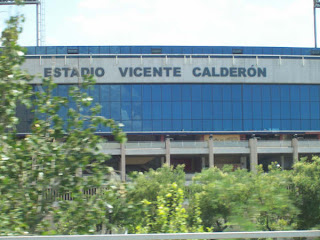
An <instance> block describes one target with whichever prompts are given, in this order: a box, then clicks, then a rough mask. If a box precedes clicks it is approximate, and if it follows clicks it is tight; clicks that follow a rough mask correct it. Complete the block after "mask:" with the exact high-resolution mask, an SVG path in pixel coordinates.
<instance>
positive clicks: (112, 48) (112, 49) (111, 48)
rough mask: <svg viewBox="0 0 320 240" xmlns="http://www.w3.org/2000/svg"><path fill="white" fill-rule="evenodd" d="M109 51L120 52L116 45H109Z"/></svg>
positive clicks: (112, 52)
mask: <svg viewBox="0 0 320 240" xmlns="http://www.w3.org/2000/svg"><path fill="white" fill-rule="evenodd" d="M110 53H111V54H120V48H119V47H116V46H111V47H110Z"/></svg>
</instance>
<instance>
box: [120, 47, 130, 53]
mask: <svg viewBox="0 0 320 240" xmlns="http://www.w3.org/2000/svg"><path fill="white" fill-rule="evenodd" d="M120 52H121V54H130V53H131V48H130V47H120Z"/></svg>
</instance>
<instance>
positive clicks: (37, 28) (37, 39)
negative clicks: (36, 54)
mask: <svg viewBox="0 0 320 240" xmlns="http://www.w3.org/2000/svg"><path fill="white" fill-rule="evenodd" d="M36 6H37V7H36V9H37V10H36V11H37V13H36V14H37V19H36V24H37V27H36V32H37V38H36V41H37V47H39V4H37V5H36Z"/></svg>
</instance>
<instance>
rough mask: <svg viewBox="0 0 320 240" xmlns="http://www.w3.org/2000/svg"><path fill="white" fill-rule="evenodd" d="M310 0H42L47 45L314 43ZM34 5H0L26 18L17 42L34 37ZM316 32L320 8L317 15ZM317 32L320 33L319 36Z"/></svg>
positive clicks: (1, 16)
mask: <svg viewBox="0 0 320 240" xmlns="http://www.w3.org/2000/svg"><path fill="white" fill-rule="evenodd" d="M312 3H313V0H96V1H94V0H45V6H46V45H196V46H198V45H210V46H211V45H213V46H224V45H236V46H288V47H313V46H314V37H313V8H312ZM35 12H36V11H35V6H33V5H32V6H24V7H16V6H10V7H7V6H0V30H2V29H3V28H4V26H5V24H4V21H5V19H7V18H8V17H9V16H10V15H13V14H16V13H23V14H25V17H26V23H25V24H24V32H23V34H22V36H21V40H20V44H22V45H24V46H32V45H35V44H36V40H35V36H36V33H35V26H36V25H35ZM318 20H319V21H318V22H319V23H318V25H319V31H320V10H319V17H318ZM319 36H320V35H319Z"/></svg>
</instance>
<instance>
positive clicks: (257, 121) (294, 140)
mask: <svg viewBox="0 0 320 240" xmlns="http://www.w3.org/2000/svg"><path fill="white" fill-rule="evenodd" d="M27 50H28V52H27V56H26V62H25V64H24V65H23V68H24V69H27V70H28V71H29V73H31V74H39V73H40V74H42V75H43V76H45V77H50V76H52V77H53V78H54V81H55V82H56V83H58V84H59V85H58V88H57V93H56V94H57V95H59V96H65V97H67V96H68V88H69V87H70V86H71V85H73V84H77V83H78V82H79V81H81V76H83V75H85V74H92V75H94V76H95V78H96V81H97V84H96V85H95V87H94V89H93V90H91V91H90V94H91V95H92V96H93V97H94V99H95V100H94V101H96V102H98V103H100V104H101V105H102V112H101V115H103V116H104V117H107V118H113V119H115V120H116V121H117V122H119V123H122V124H123V125H124V127H123V130H124V131H125V132H126V133H127V135H128V142H127V143H126V144H119V143H117V142H114V141H113V137H112V135H111V134H110V130H109V129H107V128H106V129H105V128H102V127H101V128H100V129H99V130H98V133H97V134H100V135H103V136H104V137H105V138H106V140H108V141H106V143H105V144H103V145H102V151H103V152H105V153H108V154H110V155H112V160H111V161H110V164H111V165H113V167H114V168H115V169H118V170H119V171H120V173H121V176H122V180H125V173H126V172H128V171H132V170H140V171H143V170H147V169H149V168H157V167H160V166H161V164H163V163H167V164H169V165H177V164H185V171H186V172H187V173H194V172H199V171H201V169H202V168H206V167H211V166H218V167H221V166H223V165H224V164H232V165H233V166H234V168H238V167H240V168H246V169H248V170H252V171H255V170H256V166H257V164H262V165H263V166H264V168H266V166H267V165H268V164H270V163H271V162H273V161H277V162H278V163H279V164H280V165H281V167H282V168H283V169H290V168H291V167H292V164H293V163H294V162H295V161H297V160H298V158H300V157H301V156H305V155H306V156H307V155H312V154H319V153H320V141H319V139H320V50H318V49H311V48H281V47H179V46H159V47H158V46H95V47H84V46H83V47H63V46H61V47H28V48H27ZM40 83H41V81H40V79H36V80H34V82H33V83H32V84H34V85H35V86H36V85H37V84H40ZM66 112H67V111H66V109H64V110H63V111H61V114H62V116H66ZM18 114H19V116H20V119H21V124H20V126H19V133H20V134H22V135H23V134H27V133H28V132H29V130H28V126H29V125H30V123H31V121H32V114H31V113H30V112H28V111H27V110H24V109H20V110H19V111H18Z"/></svg>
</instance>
